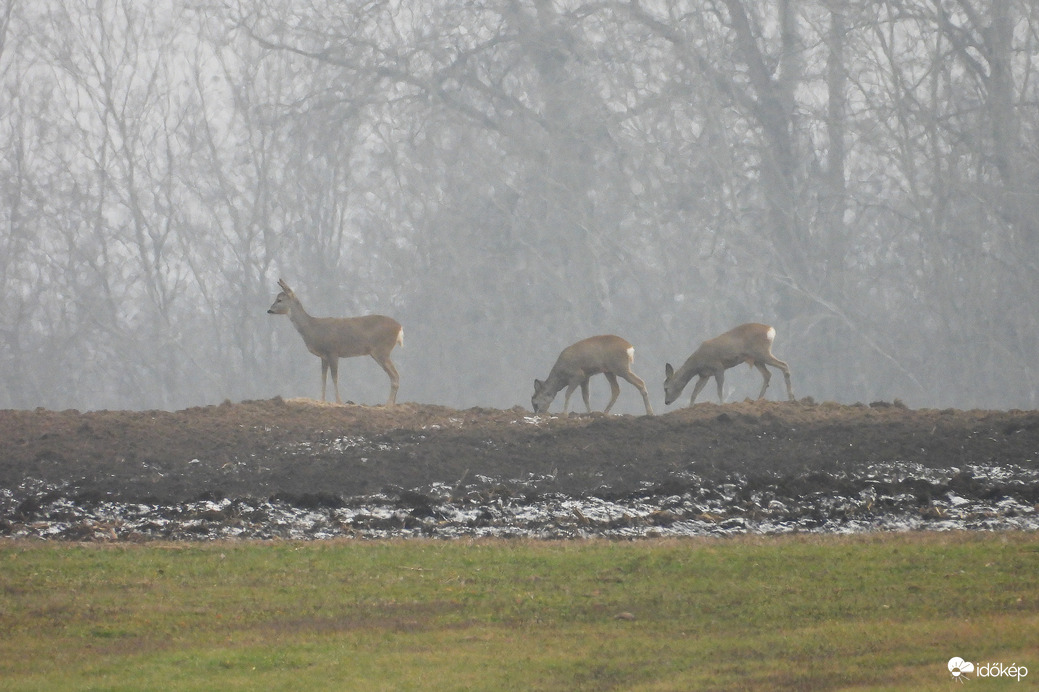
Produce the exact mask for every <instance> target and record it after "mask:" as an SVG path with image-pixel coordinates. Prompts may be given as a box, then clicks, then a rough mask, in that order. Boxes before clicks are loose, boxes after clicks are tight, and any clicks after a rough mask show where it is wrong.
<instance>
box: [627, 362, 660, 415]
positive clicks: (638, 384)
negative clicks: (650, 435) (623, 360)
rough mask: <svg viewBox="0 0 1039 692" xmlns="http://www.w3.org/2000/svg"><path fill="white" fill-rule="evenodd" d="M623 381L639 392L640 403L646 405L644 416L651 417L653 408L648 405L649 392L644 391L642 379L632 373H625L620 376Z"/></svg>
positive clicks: (644, 385) (644, 384)
mask: <svg viewBox="0 0 1039 692" xmlns="http://www.w3.org/2000/svg"><path fill="white" fill-rule="evenodd" d="M621 377H623V378H624V379H625V380H627V381H628V382H631V383H632V384H633V385H635V389H637V390H639V394H641V395H642V403H644V404H645V405H646V415H647V416H652V415H653V406H651V405H650V403H649V391H647V390H646V383H645V382H643V381H642V378H641V377H639V376H638V375H636V374H635V373H633V372H630V371H629V372H626V373H623V374H622V375H621Z"/></svg>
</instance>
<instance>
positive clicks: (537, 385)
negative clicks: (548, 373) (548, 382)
mask: <svg viewBox="0 0 1039 692" xmlns="http://www.w3.org/2000/svg"><path fill="white" fill-rule="evenodd" d="M544 386H545V383H544V382H542V381H541V380H534V393H535V394H537V393H538V392H540V391H541V388H542V387H544Z"/></svg>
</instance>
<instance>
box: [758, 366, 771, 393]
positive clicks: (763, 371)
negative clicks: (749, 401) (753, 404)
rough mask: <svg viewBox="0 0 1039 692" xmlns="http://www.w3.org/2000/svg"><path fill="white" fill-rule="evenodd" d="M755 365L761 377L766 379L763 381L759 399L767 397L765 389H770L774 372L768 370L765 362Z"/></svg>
mask: <svg viewBox="0 0 1039 692" xmlns="http://www.w3.org/2000/svg"><path fill="white" fill-rule="evenodd" d="M754 367H755V368H757V369H758V372H760V373H761V377H762V378H763V379H764V382H762V383H761V391H760V392H758V399H759V400H760V399H763V398H764V397H765V390H766V389H768V382H769V380H771V379H772V373H770V372H769V371H768V368H766V367H765V364H764V363H761V362H758V363H754Z"/></svg>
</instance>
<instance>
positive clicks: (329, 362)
mask: <svg viewBox="0 0 1039 692" xmlns="http://www.w3.org/2000/svg"><path fill="white" fill-rule="evenodd" d="M278 285H279V286H280V287H281V293H279V294H278V297H277V298H275V299H274V304H273V305H271V307H270V309H269V310H267V312H268V314H271V315H288V316H289V320H290V321H291V322H292V326H293V327H295V328H296V331H298V332H299V333H300V335H301V336H302V337H303V343H304V344H306V345H307V350H308V351H310V352H311V353H313V354H314V355H315V356H317V357H318V358H320V359H321V401H324V400H325V383H326V380H327V377H328V371H329V370H331V371H332V386H333V387H334V388H335V392H336V403H337V404H341V403H343V401H342V399H340V398H339V359H340V358H352V357H354V356H371V357H372V358H373V359H375V362H376V363H378V364H379V365H380V366H381V367H382V369H383V370H385V371H386V374H387V375H389V377H390V398H389V399H388V400H387V401H386V405H387V406H393V404H394V403H396V401H397V387H398V386H399V384H400V378H399V377H398V375H397V368H395V367H394V366H393V361H391V360H390V351H392V350H393V347H394V346H396V345H397V344H400V345H402V346H403V345H404V329H403V328H402V327H401V326H400V323H399V322H397V320H395V319H393V318H390V317H384V316H382V315H365V316H364V317H311V316H310V315H308V314H307V311H306V310H304V309H303V304H302V303H300V302H299V298H297V297H296V294H295V293H293V292H292V289H291V288H289V285H288V284H287V283H285V281H284V280H282V279H279V280H278Z"/></svg>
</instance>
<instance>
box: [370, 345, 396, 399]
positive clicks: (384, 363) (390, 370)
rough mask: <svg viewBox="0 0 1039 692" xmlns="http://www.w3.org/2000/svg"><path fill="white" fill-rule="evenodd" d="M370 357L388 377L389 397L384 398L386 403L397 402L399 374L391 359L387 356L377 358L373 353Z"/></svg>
mask: <svg viewBox="0 0 1039 692" xmlns="http://www.w3.org/2000/svg"><path fill="white" fill-rule="evenodd" d="M372 358H373V359H374V360H375V362H376V363H378V364H379V367H381V368H382V369H383V371H385V373H386V374H387V375H389V377H390V398H389V399H387V400H386V405H387V406H393V405H394V404H396V403H397V389H399V388H400V376H399V375H398V374H397V368H396V367H394V365H393V361H392V360H390V358H389V356H385V357H382V358H379V357H377V356H376V355H375V354H374V353H373V354H372Z"/></svg>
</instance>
